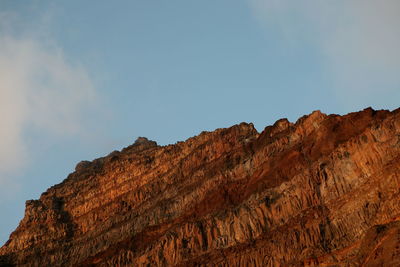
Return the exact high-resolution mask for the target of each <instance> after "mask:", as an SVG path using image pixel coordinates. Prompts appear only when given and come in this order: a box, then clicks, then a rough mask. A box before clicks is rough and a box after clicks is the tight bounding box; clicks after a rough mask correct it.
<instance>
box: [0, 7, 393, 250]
mask: <svg viewBox="0 0 400 267" xmlns="http://www.w3.org/2000/svg"><path fill="white" fill-rule="evenodd" d="M399 13H400V2H398V1H397V0H384V1H373V0H363V1H361V0H350V1H349V0H346V1H345V0H338V1H318V0H303V1H297V0H296V1H294V0H293V1H291V0H280V1H277V0H243V1H232V0H230V1H227V0H220V1H187V0H186V1H180V0H179V1H77V0H70V1H50V0H47V1H46V0H43V1H38V0H37V1H35V0H32V1H18V0H17V1H16V0H2V1H0V112H1V114H2V116H1V117H0V125H1V128H0V196H1V197H0V214H1V215H2V219H1V220H0V243H3V242H5V241H6V239H7V238H8V235H9V234H10V233H11V231H12V230H14V229H15V228H16V226H17V225H18V222H19V220H20V219H21V218H22V216H23V212H24V202H25V200H27V199H36V198H38V197H39V196H40V193H41V192H43V191H45V190H46V189H47V188H48V187H49V186H51V185H53V184H56V183H59V182H61V181H62V180H63V179H64V178H65V177H66V176H67V175H68V173H70V172H72V171H73V169H74V167H75V165H76V163H78V162H79V161H81V160H91V159H94V158H97V157H100V156H104V155H105V154H107V153H109V152H111V151H113V150H115V149H121V148H123V147H125V146H127V145H129V144H131V143H133V142H134V140H135V139H136V137H138V136H146V137H148V138H150V139H153V140H155V141H157V142H158V143H159V144H162V145H165V144H170V143H175V142H177V141H181V140H185V139H186V138H188V137H191V136H193V135H196V134H198V133H200V132H201V131H203V130H213V129H215V128H220V127H229V126H231V125H233V124H236V123H239V122H242V121H246V122H253V123H254V124H255V126H256V128H257V129H258V130H260V131H261V130H262V129H263V128H264V127H265V126H267V125H270V124H272V123H273V122H274V121H276V120H277V119H279V118H283V117H287V118H289V120H291V121H295V120H296V119H297V118H298V117H300V116H302V115H304V114H308V113H310V112H311V111H313V110H316V109H320V110H322V111H323V112H325V113H338V114H344V113H347V112H351V111H356V110H360V109H363V108H365V107H368V106H372V107H374V108H376V109H381V108H383V109H394V108H397V107H398V106H399V99H400V73H399V72H400V52H399V49H398V47H400V19H399V16H398V14H399Z"/></svg>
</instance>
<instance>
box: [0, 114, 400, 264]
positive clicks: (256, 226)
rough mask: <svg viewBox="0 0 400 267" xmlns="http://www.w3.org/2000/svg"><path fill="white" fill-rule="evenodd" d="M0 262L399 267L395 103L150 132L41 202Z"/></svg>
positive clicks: (31, 208) (81, 167)
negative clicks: (179, 136) (156, 136)
mask: <svg viewBox="0 0 400 267" xmlns="http://www.w3.org/2000/svg"><path fill="white" fill-rule="evenodd" d="M0 265H1V266H40V267H41V266H400V109H397V110H394V111H392V112H390V111H385V110H381V111H375V110H373V109H371V108H369V109H365V110H363V111H361V112H356V113H350V114H347V115H344V116H339V115H325V114H323V113H321V112H319V111H315V112H313V113H311V114H310V115H307V116H304V117H302V118H300V119H299V120H298V121H297V122H295V123H291V122H289V121H288V120H286V119H281V120H278V121H277V122H276V123H275V124H274V125H272V126H268V127H266V128H265V130H264V131H263V132H261V133H258V132H257V131H256V129H255V128H254V127H253V125H252V124H247V123H241V124H239V125H235V126H232V127H230V128H227V129H217V130H215V131H213V132H202V133H201V134H200V135H198V136H196V137H192V138H190V139H188V140H186V141H185V142H178V143H177V144H174V145H168V146H159V145H157V143H156V142H154V141H150V140H148V139H146V138H144V137H140V138H138V140H137V141H136V142H135V143H134V144H133V145H131V146H128V147H127V148H124V149H123V150H122V151H114V152H112V153H111V154H109V155H108V156H106V157H103V158H99V159H96V160H94V161H91V162H89V161H83V162H80V163H79V164H78V165H77V166H76V170H75V172H73V173H71V174H70V175H69V176H68V177H67V178H66V179H65V180H64V181H63V182H61V183H60V184H58V185H55V186H53V187H51V188H49V189H48V190H47V191H46V192H44V193H43V194H42V195H41V196H40V198H39V199H38V200H29V201H27V202H26V210H25V215H24V218H23V219H22V220H21V222H20V224H19V226H18V227H17V229H16V230H15V231H14V232H13V233H12V234H11V235H10V238H9V240H8V241H7V242H6V244H5V245H4V246H3V247H2V248H1V249H0Z"/></svg>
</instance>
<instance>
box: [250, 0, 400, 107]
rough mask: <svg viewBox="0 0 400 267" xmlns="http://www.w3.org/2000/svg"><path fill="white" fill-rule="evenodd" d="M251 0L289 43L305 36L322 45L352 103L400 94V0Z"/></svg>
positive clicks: (327, 63) (332, 72)
mask: <svg viewBox="0 0 400 267" xmlns="http://www.w3.org/2000/svg"><path fill="white" fill-rule="evenodd" d="M249 1H250V4H251V7H252V8H253V11H254V14H255V15H256V16H257V18H259V19H260V20H261V21H262V22H263V23H264V25H266V26H267V27H269V28H270V29H271V28H273V29H278V30H279V31H280V32H281V33H282V36H283V37H284V38H286V40H287V42H288V43H296V42H297V41H298V40H302V41H306V42H308V43H310V44H311V45H313V46H315V47H316V48H317V49H319V53H321V55H322V56H323V61H324V65H323V66H324V67H325V68H326V70H327V71H328V73H329V74H330V75H331V78H332V81H333V82H334V87H335V91H336V93H337V95H338V97H339V98H340V99H341V100H342V101H343V102H346V104H354V103H356V102H358V104H363V103H364V102H365V103H367V102H369V103H371V102H374V101H375V102H376V101H379V99H377V98H381V100H383V98H385V99H386V100H387V99H388V96H390V95H391V94H394V93H396V94H397V95H398V93H399V91H400V50H399V47H400V16H399V14H400V1H398V0H383V1H376V0H338V1H327V0H325V1H320V0H303V1H296V0H249ZM305 64H306V63H305ZM349 93H351V94H352V95H349ZM349 96H354V98H351V97H349ZM355 97H357V98H355ZM383 102H384V101H383ZM392 102H393V103H394V100H392Z"/></svg>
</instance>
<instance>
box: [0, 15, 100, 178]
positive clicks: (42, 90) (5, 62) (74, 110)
mask: <svg viewBox="0 0 400 267" xmlns="http://www.w3.org/2000/svg"><path fill="white" fill-rule="evenodd" d="M0 15H1V14H0ZM0 18H1V19H0V26H6V27H0V114H1V115H0V182H6V178H7V176H8V175H9V174H12V173H13V172H15V171H16V170H18V169H20V168H21V167H23V166H24V165H25V164H26V163H27V161H29V160H30V158H31V156H32V155H31V152H32V151H29V148H28V147H27V144H26V142H25V141H24V135H26V134H29V131H30V130H31V129H35V130H36V131H38V132H43V134H50V135H53V136H63V135H71V134H79V133H80V132H81V131H82V129H83V121H82V119H81V117H82V116H81V115H82V113H83V112H84V111H85V109H86V107H88V106H90V105H91V104H92V103H93V101H94V98H95V89H94V86H93V84H92V81H91V79H90V77H89V75H88V73H87V72H86V70H85V69H84V68H83V67H81V66H79V65H77V64H73V63H71V62H69V61H68V60H67V59H66V56H65V54H64V52H63V51H62V49H61V48H60V47H59V46H57V45H56V44H55V42H53V41H51V40H50V39H48V38H43V36H45V35H43V34H39V35H38V36H40V37H39V38H37V37H36V38H35V35H34V34H33V35H32V34H12V33H11V31H9V30H8V29H6V28H7V24H9V23H7V21H8V20H7V21H5V20H4V19H5V18H6V19H8V18H10V16H5V15H2V16H0Z"/></svg>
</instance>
